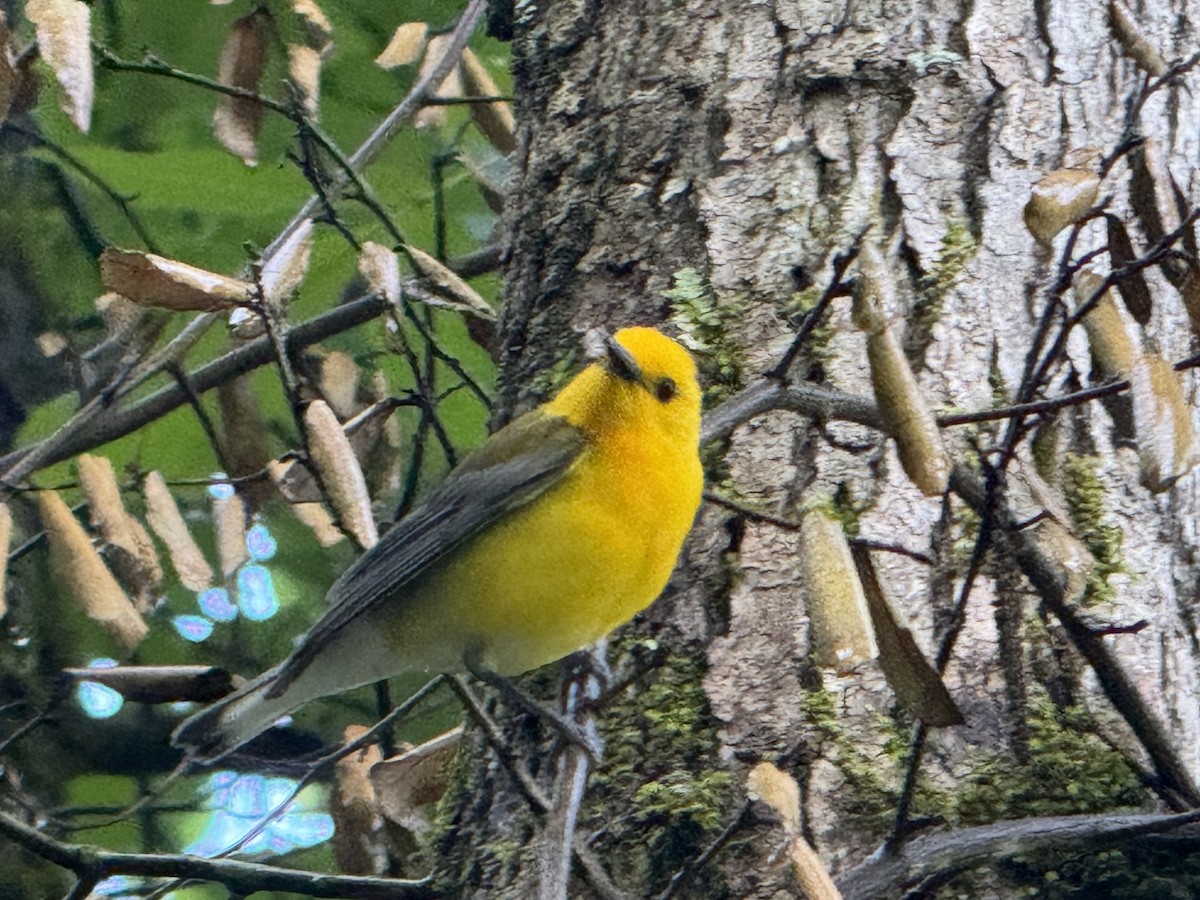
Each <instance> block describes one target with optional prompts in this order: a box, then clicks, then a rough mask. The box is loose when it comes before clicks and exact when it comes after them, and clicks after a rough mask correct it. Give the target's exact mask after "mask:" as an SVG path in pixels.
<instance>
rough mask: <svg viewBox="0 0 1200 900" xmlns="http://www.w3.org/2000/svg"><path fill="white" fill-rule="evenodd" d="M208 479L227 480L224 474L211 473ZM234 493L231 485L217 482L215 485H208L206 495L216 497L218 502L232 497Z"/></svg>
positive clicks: (225, 482) (226, 482)
mask: <svg viewBox="0 0 1200 900" xmlns="http://www.w3.org/2000/svg"><path fill="white" fill-rule="evenodd" d="M209 477H210V478H212V479H213V480H217V479H220V478H227V477H228V476H227V475H226V474H225V473H224V472H213V473H212V475H211V476H209ZM234 493H235V491H234V488H233V485H232V484H230V483H229V482H228V481H223V482H218V483H217V484H210V485H209V486H208V495H209V496H210V497H216V498H217V499H218V500H224V499H227V498H229V497H232V496H233V495H234Z"/></svg>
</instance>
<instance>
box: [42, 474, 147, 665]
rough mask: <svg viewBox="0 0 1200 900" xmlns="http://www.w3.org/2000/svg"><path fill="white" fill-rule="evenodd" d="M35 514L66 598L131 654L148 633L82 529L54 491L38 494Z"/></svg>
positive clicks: (52, 565)
mask: <svg viewBox="0 0 1200 900" xmlns="http://www.w3.org/2000/svg"><path fill="white" fill-rule="evenodd" d="M38 511H39V513H40V515H41V520H42V527H43V528H44V529H45V531H46V538H47V540H48V543H49V545H50V566H51V569H52V571H53V572H54V573H55V575H56V576H57V577H58V578H59V580H61V581H62V583H63V585H64V587H66V589H67V594H68V595H69V596H70V597H71V599H72V600H74V601H75V602H76V603H77V604H78V605H79V607H80V609H82V610H83V612H84V614H85V615H87V616H88V618H90V619H93V620H94V621H96V622H99V623H100V624H101V625H103V626H104V628H105V629H106V630H107V631H108V632H109V634H111V635H112V636H113V637H114V638H115V639H116V641H117V643H119V644H120V645H121V646H122V647H123V648H124V649H125V650H132V649H133V648H134V647H136V646H137V645H138V644H139V643H141V641H142V638H144V637H145V636H146V632H147V631H148V630H149V629H148V628H147V626H146V623H145V622H144V621H143V620H142V617H141V616H140V615H138V611H137V610H136V609H134V606H133V604H132V603H131V602H130V600H129V598H128V597H127V596H125V592H124V591H122V590H121V586H120V585H119V584H117V579H116V578H114V577H113V574H112V572H110V571H109V570H108V567H107V566H106V565H104V560H102V559H101V558H100V554H99V553H97V552H96V548H95V547H93V546H92V542H91V539H90V538H88V536H87V532H85V531H84V530H83V526H82V525H80V524H79V522H78V520H76V518H75V516H74V515H72V514H71V510H70V509H69V508H68V507H67V504H66V503H64V502H63V499H62V498H61V497H60V496H59V495H58V494H57V493H56V492H55V491H40V492H39V493H38Z"/></svg>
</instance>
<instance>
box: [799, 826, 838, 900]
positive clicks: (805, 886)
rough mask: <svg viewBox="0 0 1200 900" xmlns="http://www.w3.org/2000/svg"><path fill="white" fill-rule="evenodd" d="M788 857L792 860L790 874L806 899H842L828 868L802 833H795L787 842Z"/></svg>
mask: <svg viewBox="0 0 1200 900" xmlns="http://www.w3.org/2000/svg"><path fill="white" fill-rule="evenodd" d="M788 858H789V859H790V860H791V861H792V874H793V875H795V876H796V881H797V883H799V885H800V889H801V890H802V891H803V892H804V896H805V897H807V898H808V900H842V894H841V891H839V890H838V889H837V885H835V884H834V883H833V878H832V877H831V876H830V874H829V870H828V869H827V868H825V864H824V863H823V862H821V858H820V857H819V856H817V851H816V850H814V849H813V848H812V847H811V846H810V845H809V843H808V841H806V840H805V839H804V836H803V835H796V836H795V837H794V838H792V840H791V843H789V844H788Z"/></svg>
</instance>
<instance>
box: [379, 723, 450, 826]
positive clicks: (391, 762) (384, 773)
mask: <svg viewBox="0 0 1200 900" xmlns="http://www.w3.org/2000/svg"><path fill="white" fill-rule="evenodd" d="M462 733H463V729H462V726H461V725H460V726H458V727H457V728H452V729H451V730H450V731H447V732H444V733H443V734H439V735H438V736H437V737H435V738H432V739H430V740H428V741H426V742H425V743H423V744H421V745H420V746H418V747H413V748H412V749H411V750H406V751H405V752H403V753H399V754H397V755H395V756H392V757H389V758H388V759H386V760H384V761H383V762H380V763H376V764H375V765H374V766H372V767H371V784H372V785H374V788H375V797H376V802H377V803H378V804H379V809H380V810H381V811H382V812H383V814H384V815H385V816H387V818H388V819H389V820H391V821H392V822H395V823H396V824H397V825H400V826H401V827H403V828H406V829H408V830H409V831H412V832H414V833H420V832H422V831H426V830H427V829H428V828H429V820H428V819H427V818H426V815H425V813H424V812H423V811H422V807H427V806H429V804H431V803H436V802H437V801H438V800H440V799H441V797H442V794H444V793H445V792H446V787H447V784H448V778H447V774H446V770H447V767H448V766H449V763H450V761H451V760H452V759H453V758H454V754H455V753H457V752H458V747H459V744H461V743H462Z"/></svg>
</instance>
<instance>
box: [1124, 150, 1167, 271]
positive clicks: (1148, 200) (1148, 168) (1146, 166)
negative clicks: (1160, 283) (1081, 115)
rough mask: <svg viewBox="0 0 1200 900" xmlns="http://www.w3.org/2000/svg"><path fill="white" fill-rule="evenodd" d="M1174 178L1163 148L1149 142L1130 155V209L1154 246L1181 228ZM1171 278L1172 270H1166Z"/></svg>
mask: <svg viewBox="0 0 1200 900" xmlns="http://www.w3.org/2000/svg"><path fill="white" fill-rule="evenodd" d="M1170 179H1171V174H1170V172H1169V171H1168V170H1167V164H1166V160H1165V158H1164V150H1163V146H1162V144H1160V143H1159V142H1158V141H1156V140H1154V139H1153V138H1147V139H1146V140H1145V141H1143V142H1142V144H1141V145H1140V146H1137V147H1134V148H1133V150H1131V151H1130V153H1129V205H1130V206H1131V207H1132V208H1133V211H1134V213H1135V214H1136V215H1137V217H1138V221H1139V222H1141V225H1142V232H1143V233H1144V234H1145V235H1146V240H1147V241H1148V242H1150V243H1151V244H1155V243H1158V242H1159V241H1161V240H1162V239H1163V237H1164V236H1165V235H1166V233H1167V232H1168V231H1174V230H1175V228H1176V227H1177V226H1178V224H1179V219H1178V216H1176V215H1175V210H1174V209H1173V206H1172V205H1171V204H1169V203H1168V202H1167V198H1168V197H1169V196H1170V195H1171V189H1170ZM1164 271H1165V272H1167V274H1168V277H1170V270H1169V268H1164Z"/></svg>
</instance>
